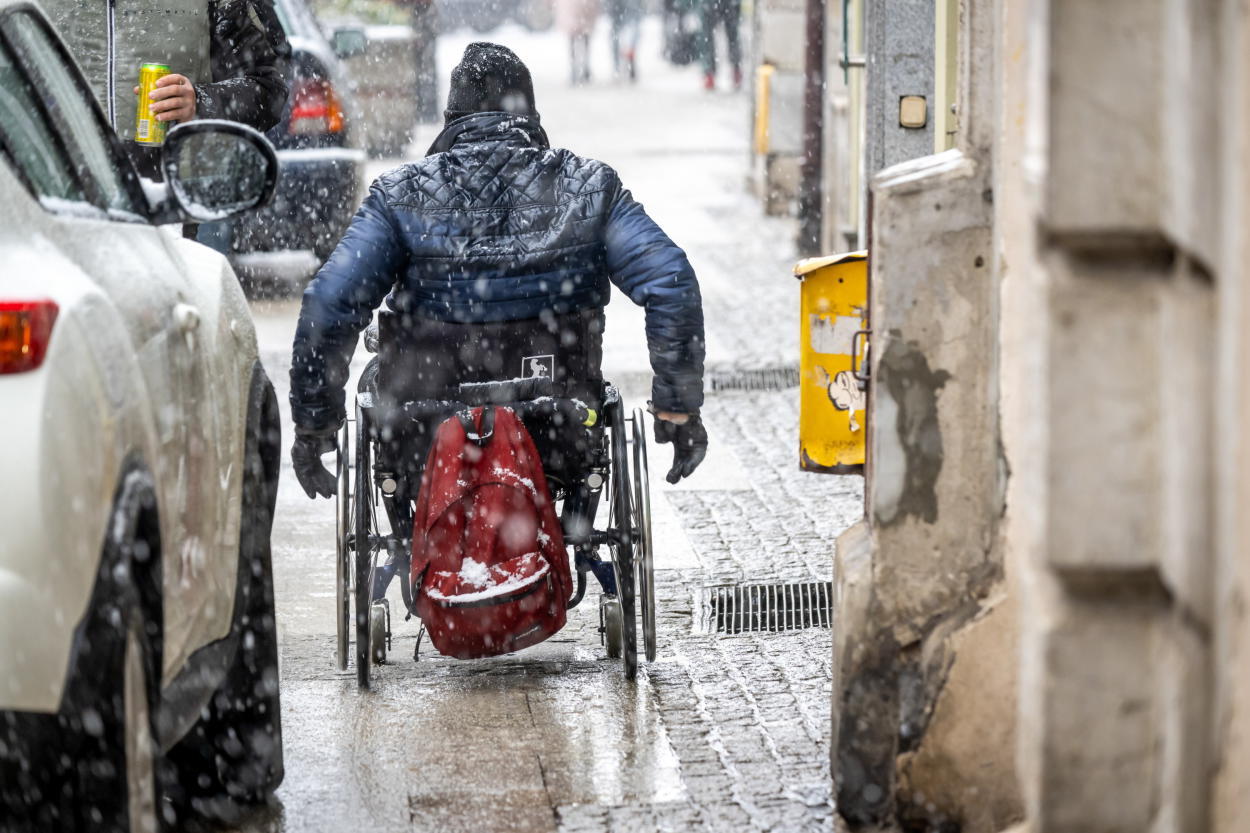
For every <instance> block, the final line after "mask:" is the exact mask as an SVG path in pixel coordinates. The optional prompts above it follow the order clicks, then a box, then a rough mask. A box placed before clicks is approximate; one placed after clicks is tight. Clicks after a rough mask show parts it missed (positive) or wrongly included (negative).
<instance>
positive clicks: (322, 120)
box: [289, 78, 344, 136]
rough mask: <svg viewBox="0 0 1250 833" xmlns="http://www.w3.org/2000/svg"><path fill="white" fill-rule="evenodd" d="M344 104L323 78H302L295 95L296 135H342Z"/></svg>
mask: <svg viewBox="0 0 1250 833" xmlns="http://www.w3.org/2000/svg"><path fill="white" fill-rule="evenodd" d="M343 123H344V120H343V103H342V102H341V101H339V97H338V96H337V95H336V94H335V92H334V87H333V86H331V84H330V82H329V81H326V80H325V79H323V78H301V79H299V80H297V81H296V82H295V90H294V92H292V93H291V126H290V128H289V130H290V132H291V134H292V135H295V136H309V135H314V134H320V133H338V132H340V131H341V130H342V129H343Z"/></svg>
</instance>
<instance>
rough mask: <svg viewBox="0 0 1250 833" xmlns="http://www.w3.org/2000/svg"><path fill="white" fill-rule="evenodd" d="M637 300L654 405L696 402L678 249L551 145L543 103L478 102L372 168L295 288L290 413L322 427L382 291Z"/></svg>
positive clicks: (568, 307)
mask: <svg viewBox="0 0 1250 833" xmlns="http://www.w3.org/2000/svg"><path fill="white" fill-rule="evenodd" d="M611 284H616V286H617V287H619V288H620V289H621V291H623V292H624V293H625V294H626V295H628V296H629V298H630V299H631V300H632V301H633V302H634V303H636V304H638V305H640V306H642V307H644V308H645V309H646V332H647V345H648V348H649V350H650V354H651V366H652V369H653V370H654V372H655V381H654V384H653V388H652V400H653V402H654V404H655V407H656V408H658V409H661V410H669V411H677V412H694V411H697V410H698V408H699V406H700V405H701V404H702V402H703V355H704V346H703V308H702V301H701V298H700V296H699V284H698V281H697V280H696V278H695V275H694V270H693V269H691V267H690V263H689V261H688V260H687V259H686V255H685V253H684V252H683V251H682V250H681V249H680V248H678V246H677V245H676V244H674V243H673V241H672V240H670V239H669V238H668V235H666V234H665V233H664V232H663V230H661V229H660V227H659V226H657V225H656V224H655V222H654V221H653V220H652V219H651V218H650V217H648V216H647V214H646V212H645V211H644V210H643V208H642V206H641V205H639V204H638V203H637V202H635V201H634V199H633V197H632V196H631V195H630V193H629V191H627V190H626V189H625V188H624V187H623V186H622V185H621V182H620V179H619V178H618V177H617V174H616V172H615V171H614V170H613V169H612V168H610V167H609V166H608V165H605V164H604V163H602V162H598V161H596V160H593V159H585V158H583V157H580V156H577V155H576V154H574V153H572V152H570V151H567V150H561V149H553V148H551V147H549V145H548V142H547V136H546V134H545V133H544V132H543V130H542V128H541V127H540V126H539V123H538V119H537V118H534V117H528V116H518V115H512V114H507V113H477V114H474V115H472V116H467V117H465V118H462V119H459V120H457V121H455V122H452V123H451V124H450V125H448V126H447V128H446V129H445V130H444V131H443V133H442V134H441V135H440V136H439V138H438V139H437V140H436V141H435V143H434V145H433V146H432V147H431V148H430V154H429V155H428V156H426V157H425V158H424V159H421V160H419V161H417V162H412V163H409V164H407V165H403V166H401V167H399V168H396V169H395V170H393V171H391V172H389V173H387V174H384V175H383V176H381V177H379V178H378V179H377V180H376V181H375V182H374V183H373V186H372V187H371V188H370V189H369V195H368V197H367V198H366V199H365V201H364V204H363V205H362V206H361V207H360V210H359V211H358V212H357V214H356V217H355V219H353V220H352V224H351V227H350V228H348V230H347V233H346V234H345V235H344V236H343V239H342V240H341V241H340V242H339V245H338V248H336V249H335V251H334V254H333V255H331V257H330V259H329V260H328V261H326V264H325V265H324V266H323V267H322V268H321V271H319V272H318V273H317V276H316V277H315V278H314V279H313V280H312V282H311V283H310V284H309V285H308V288H307V290H305V292H304V299H303V306H302V308H301V310H300V318H299V325H298V328H297V330H296V334H295V346H294V355H293V363H292V367H291V405H292V411H293V415H294V418H295V424H296V426H298V427H299V428H301V429H303V430H305V431H323V430H327V429H333V428H334V427H336V426H337V425H339V424H340V422H341V421H342V419H343V414H344V411H343V385H344V383H345V382H346V380H347V366H348V362H349V361H350V359H351V354H352V350H353V349H354V347H355V344H356V339H357V335H358V333H359V332H360V331H361V330H362V329H363V328H364V327H365V326H366V325H367V324H368V323H369V321H370V319H371V317H372V314H373V310H374V309H376V308H377V307H378V306H379V305H380V304H382V302H383V301H384V300H385V301H386V303H387V304H388V306H389V307H390V308H391V309H393V310H395V311H397V312H400V313H406V314H411V315H418V316H423V317H427V318H433V319H436V320H440V321H456V322H485V321H512V320H520V319H526V318H537V317H540V316H542V315H543V314H544V312H546V311H554V312H572V311H578V310H584V309H591V308H596V307H602V306H604V305H605V304H607V303H608V299H609V296H610V291H611V286H610V285H611Z"/></svg>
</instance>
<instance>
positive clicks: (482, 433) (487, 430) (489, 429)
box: [456, 405, 495, 447]
mask: <svg viewBox="0 0 1250 833" xmlns="http://www.w3.org/2000/svg"><path fill="white" fill-rule="evenodd" d="M456 419H458V420H460V426H461V427H462V428H464V434H465V437H466V438H468V440H469V442H471V443H473V444H474V445H476V446H479V447H484V446H485V445H486V444H487V443H488V442H490V438H491V437H493V436H494V435H495V409H494V408H493V407H491V406H490V405H486V406H485V407H483V408H482V427H481V428H480V429H479V428H478V427H477V426H475V425H474V424H473V412H472V411H457V412H456Z"/></svg>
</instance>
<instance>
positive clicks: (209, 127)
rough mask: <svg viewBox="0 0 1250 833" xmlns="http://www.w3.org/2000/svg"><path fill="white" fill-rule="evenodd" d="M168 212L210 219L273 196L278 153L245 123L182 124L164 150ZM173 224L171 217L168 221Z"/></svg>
mask: <svg viewBox="0 0 1250 833" xmlns="http://www.w3.org/2000/svg"><path fill="white" fill-rule="evenodd" d="M161 171H162V172H163V174H164V176H165V187H166V190H167V194H168V196H167V198H166V200H165V202H166V206H164V208H166V210H165V211H164V212H158V213H169V211H170V209H172V211H174V212H176V213H177V214H178V215H179V217H178V219H182V220H184V221H190V222H200V223H211V222H214V221H217V220H224V219H226V218H227V217H231V216H233V215H235V214H239V213H241V212H244V211H248V210H250V209H253V208H258V207H260V206H262V205H264V204H265V203H267V202H269V200H270V199H272V198H273V192H274V188H275V187H276V185H277V182H278V155H277V153H275V152H274V149H273V145H271V144H269V140H268V139H266V138H265V137H264V136H262V135H261V134H260V133H258V132H257V131H255V130H253V129H252V128H250V127H248V126H247V125H244V124H239V123H238V122H232V121H222V120H219V119H203V120H200V121H191V122H187V123H185V124H180V125H178V126H177V127H175V128H174V129H173V130H170V131H169V134H168V135H167V136H166V137H165V144H164V146H163V147H162V148H161ZM166 221H167V222H168V221H169V219H166Z"/></svg>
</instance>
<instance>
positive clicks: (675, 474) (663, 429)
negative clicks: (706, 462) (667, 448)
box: [655, 411, 707, 483]
mask: <svg viewBox="0 0 1250 833" xmlns="http://www.w3.org/2000/svg"><path fill="white" fill-rule="evenodd" d="M655 441H656V442H657V443H660V444H664V443H672V444H673V467H672V468H671V469H669V471H668V475H667V476H666V477H665V479H666V480H668V482H669V483H676V482H677V481H678V480H681V479H682V478H683V477H689V476H690V475H691V474H692V473H693V472H694V470H695V469H697V468H698V467H699V464H700V463H702V462H703V458H704V456H706V455H707V431H706V430H705V429H704V428H703V420H701V419H699V415H698V414H677V413H671V412H669V411H657V412H656V414H655Z"/></svg>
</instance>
